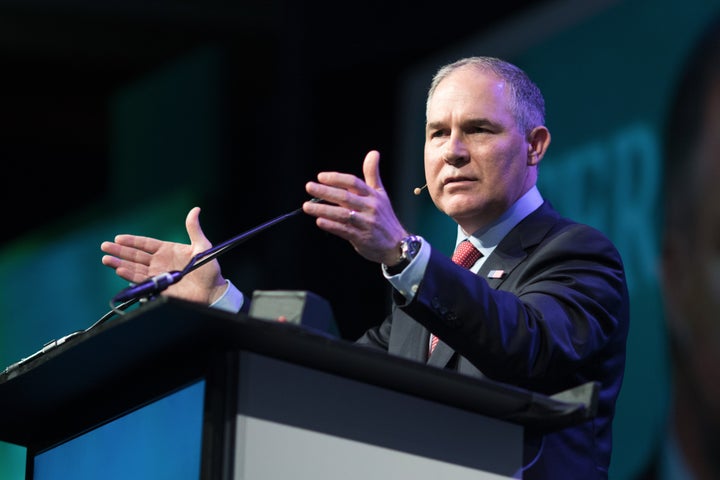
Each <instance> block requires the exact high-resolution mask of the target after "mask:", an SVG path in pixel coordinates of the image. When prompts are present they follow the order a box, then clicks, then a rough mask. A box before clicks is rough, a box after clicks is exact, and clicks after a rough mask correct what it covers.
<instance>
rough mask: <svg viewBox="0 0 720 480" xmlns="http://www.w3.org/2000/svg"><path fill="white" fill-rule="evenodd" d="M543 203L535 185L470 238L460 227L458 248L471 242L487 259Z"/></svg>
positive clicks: (457, 241) (456, 241)
mask: <svg viewBox="0 0 720 480" xmlns="http://www.w3.org/2000/svg"><path fill="white" fill-rule="evenodd" d="M542 203H543V198H542V195H541V194H540V191H539V190H538V188H537V186H536V185H533V187H532V188H531V189H530V190H528V191H527V192H526V193H525V194H524V195H523V196H522V197H520V198H518V199H517V201H516V202H515V203H513V204H512V205H511V206H510V208H508V209H507V210H506V211H505V213H503V214H502V215H501V216H500V218H498V219H497V220H495V221H494V222H492V223H491V224H489V225H487V226H485V227H483V228H481V229H479V230H477V231H475V232H473V233H472V235H470V236H469V237H468V236H467V235H466V234H465V232H463V230H462V228H460V226H459V225H458V228H457V238H456V239H455V245H456V246H457V244H459V243H460V242H462V241H463V240H466V239H467V240H470V242H471V243H472V244H473V245H475V247H476V248H477V249H478V250H480V252H481V253H482V254H483V257H484V258H487V257H488V256H489V255H490V253H492V251H493V250H494V249H495V247H496V246H497V244H498V243H500V240H502V239H503V238H504V237H505V235H507V234H508V232H509V231H510V230H512V229H513V228H514V227H515V225H517V224H518V223H520V221H522V219H523V218H525V217H527V216H528V215H530V214H531V213H532V212H534V211H535V210H537V208H538V207H539V206H540V205H542Z"/></svg>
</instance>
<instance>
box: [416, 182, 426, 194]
mask: <svg viewBox="0 0 720 480" xmlns="http://www.w3.org/2000/svg"><path fill="white" fill-rule="evenodd" d="M425 188H427V183H426V184H425V185H423V186H422V187H415V190H413V193H414V194H415V195H420V193H422V191H423V189H425Z"/></svg>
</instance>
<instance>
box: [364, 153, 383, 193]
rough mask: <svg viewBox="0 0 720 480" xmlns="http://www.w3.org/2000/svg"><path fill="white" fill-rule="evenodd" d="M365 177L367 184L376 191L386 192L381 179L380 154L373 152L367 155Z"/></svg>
mask: <svg viewBox="0 0 720 480" xmlns="http://www.w3.org/2000/svg"><path fill="white" fill-rule="evenodd" d="M363 175H364V176H365V183H367V184H368V186H370V188H372V189H374V190H383V191H384V190H385V187H383V184H382V180H381V179H380V152H378V151H377V150H371V151H369V152H368V154H367V155H365V160H364V161H363Z"/></svg>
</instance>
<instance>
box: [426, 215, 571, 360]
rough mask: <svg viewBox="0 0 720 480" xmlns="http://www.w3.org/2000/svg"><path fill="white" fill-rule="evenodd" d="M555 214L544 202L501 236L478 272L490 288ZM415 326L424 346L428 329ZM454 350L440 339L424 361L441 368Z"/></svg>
mask: <svg viewBox="0 0 720 480" xmlns="http://www.w3.org/2000/svg"><path fill="white" fill-rule="evenodd" d="M557 218H558V214H557V212H556V211H555V210H554V209H553V208H552V206H551V205H550V203H548V202H544V203H543V204H542V205H541V206H540V207H539V208H538V209H537V210H535V211H534V212H533V213H531V214H530V215H528V216H527V217H526V218H525V219H523V220H522V221H521V222H520V223H519V224H517V225H516V226H515V228H513V229H512V230H510V232H509V233H508V234H507V235H506V236H505V238H503V239H502V241H501V242H500V243H499V244H498V246H497V247H496V248H495V250H493V253H492V254H491V255H490V256H489V257H488V258H487V260H485V263H483V266H482V267H481V268H480V271H479V272H478V275H479V276H481V277H483V278H484V279H485V280H486V281H487V282H488V285H490V287H491V288H493V289H498V288H499V287H500V285H502V283H503V282H504V281H505V280H506V279H507V278H508V277H509V276H510V274H511V273H512V271H513V270H514V269H515V267H517V266H518V265H519V264H520V263H521V262H522V261H523V260H525V258H526V257H527V256H528V254H529V252H530V251H531V250H532V249H534V248H535V246H537V245H538V244H539V243H540V242H541V241H542V239H543V238H544V237H545V236H546V235H547V232H548V230H550V228H551V227H552V225H554V224H555V222H556V221H557ZM416 325H417V326H418V327H419V328H420V329H421V330H423V331H424V335H425V337H426V338H425V345H427V342H428V338H429V332H428V330H427V329H426V328H425V327H423V326H421V325H420V324H419V323H416ZM454 355H456V353H455V351H454V350H453V349H451V348H450V347H449V346H448V345H446V344H445V342H443V341H442V340H440V341H439V342H438V344H437V346H436V347H435V350H434V351H433V354H432V355H430V357H429V358H428V359H427V364H428V365H432V366H436V367H441V368H444V367H445V366H446V365H447V364H448V363H449V362H450V360H451V359H452V358H453V356H454Z"/></svg>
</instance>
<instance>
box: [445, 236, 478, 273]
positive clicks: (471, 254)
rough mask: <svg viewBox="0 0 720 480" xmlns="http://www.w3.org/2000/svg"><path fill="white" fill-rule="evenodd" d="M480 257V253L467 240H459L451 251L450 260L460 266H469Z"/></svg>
mask: <svg viewBox="0 0 720 480" xmlns="http://www.w3.org/2000/svg"><path fill="white" fill-rule="evenodd" d="M480 257H482V253H480V251H479V250H478V249H477V248H475V245H473V244H472V243H470V242H469V241H468V240H463V241H462V242H460V243H459V244H458V246H457V248H456V249H455V253H453V256H452V261H453V262H455V263H457V264H458V265H460V266H461V267H465V268H470V267H472V266H473V265H475V262H477V261H478V259H479V258H480Z"/></svg>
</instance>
